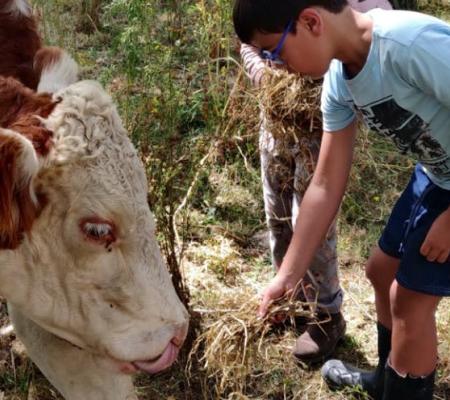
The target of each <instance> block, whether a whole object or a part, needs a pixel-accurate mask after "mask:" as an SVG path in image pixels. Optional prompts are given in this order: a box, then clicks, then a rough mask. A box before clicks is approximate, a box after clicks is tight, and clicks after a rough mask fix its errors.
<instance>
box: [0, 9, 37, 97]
mask: <svg viewBox="0 0 450 400" xmlns="http://www.w3.org/2000/svg"><path fill="white" fill-rule="evenodd" d="M40 48H41V39H40V37H39V34H38V30H37V26H36V22H35V21H34V19H33V18H30V17H26V16H24V15H19V14H17V15H16V14H11V13H5V12H0V54H1V59H0V75H2V76H10V77H14V78H16V79H18V80H19V81H21V82H22V83H23V84H24V85H26V86H28V87H29V88H32V89H36V88H37V85H38V83H39V77H40V76H39V75H38V73H37V72H36V71H35V70H34V68H33V63H34V56H35V54H36V52H37V51H38V50H39V49H40Z"/></svg>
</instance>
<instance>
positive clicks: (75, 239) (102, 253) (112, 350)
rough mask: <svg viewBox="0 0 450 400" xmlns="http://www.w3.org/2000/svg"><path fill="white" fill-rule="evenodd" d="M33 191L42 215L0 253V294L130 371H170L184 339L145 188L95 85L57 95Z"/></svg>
mask: <svg viewBox="0 0 450 400" xmlns="http://www.w3.org/2000/svg"><path fill="white" fill-rule="evenodd" d="M55 96H56V97H59V98H61V102H60V103H59V104H58V105H57V106H56V108H55V110H54V111H53V112H52V113H51V115H50V116H49V118H48V119H47V120H46V121H44V124H45V125H46V127H47V128H48V129H49V130H50V131H52V132H53V134H54V137H53V145H52V148H51V150H50V153H49V155H48V156H46V157H45V159H43V160H39V162H40V167H39V172H38V174H37V176H36V177H35V178H34V182H33V187H34V189H35V191H36V193H37V195H38V197H39V200H40V202H41V203H42V204H44V203H45V206H44V207H43V209H42V212H41V213H40V215H39V217H38V218H37V219H36V220H35V222H34V224H33V226H32V229H31V231H30V232H29V233H28V234H26V235H25V237H24V239H23V240H22V242H21V244H20V246H19V247H17V248H16V249H14V250H3V251H1V252H0V265H3V266H4V268H0V280H3V282H5V279H6V280H7V282H8V284H7V285H4V284H0V291H1V292H2V294H3V295H4V296H6V298H7V299H8V301H9V302H11V303H12V304H14V305H15V306H17V307H18V308H19V309H20V310H21V311H22V312H23V313H24V314H25V315H26V316H27V317H29V318H30V319H32V320H33V321H34V322H36V323H37V324H39V325H40V326H42V327H43V328H44V329H46V330H48V331H50V332H52V333H54V334H55V335H57V336H59V337H60V338H63V339H65V340H67V341H69V342H70V343H72V344H74V345H76V346H78V347H81V348H82V349H86V350H88V351H90V352H94V353H98V354H100V355H103V356H105V357H107V358H110V359H112V360H115V361H117V362H119V363H118V364H117V365H118V366H119V368H122V369H123V370H124V371H125V372H132V371H133V370H134V369H135V368H138V369H144V370H146V371H148V372H157V371H159V370H161V369H163V368H165V367H167V366H168V365H170V364H171V363H172V362H173V361H174V359H175V357H176V353H177V351H178V348H179V346H180V345H181V343H182V342H183V340H184V338H185V336H186V331H187V321H188V320H187V312H186V310H185V308H184V307H183V305H182V304H181V302H180V300H179V299H178V297H177V295H176V293H175V290H174V288H173V285H172V282H171V279H170V275H169V273H168V272H167V269H166V266H165V265H164V262H163V259H162V257H161V254H160V250H159V247H158V244H157V240H156V237H155V222H154V218H153V216H152V214H151V212H150V210H149V208H148V205H147V180H146V177H145V171H144V167H143V165H142V163H141V162H140V160H139V158H138V156H137V154H136V151H135V150H134V148H133V146H132V144H131V142H130V140H129V139H128V137H127V134H126V132H125V131H124V129H123V128H122V125H121V122H120V119H119V117H118V115H117V112H116V110H115V107H114V106H113V104H112V102H111V99H110V98H109V96H108V95H106V94H105V92H104V91H103V90H102V89H101V87H100V86H99V85H98V84H96V83H94V82H79V83H77V84H74V85H72V86H69V87H68V88H66V89H64V90H63V91H61V92H59V93H57V94H56V95H55Z"/></svg>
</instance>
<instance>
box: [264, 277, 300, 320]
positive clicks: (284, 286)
mask: <svg viewBox="0 0 450 400" xmlns="http://www.w3.org/2000/svg"><path fill="white" fill-rule="evenodd" d="M296 283H297V282H294V283H293V282H292V281H291V280H290V279H289V278H287V277H285V276H283V275H281V274H280V273H278V274H277V275H276V276H275V278H273V279H272V280H271V281H270V283H269V285H268V286H267V287H266V288H265V289H264V292H263V296H262V300H261V303H260V305H259V310H258V316H259V317H260V318H264V316H265V315H266V314H267V310H268V309H269V305H270V303H271V302H272V301H274V300H276V299H278V298H280V297H282V296H283V295H284V294H285V293H289V292H292V291H293V290H294V288H295V285H296ZM277 322H279V321H277Z"/></svg>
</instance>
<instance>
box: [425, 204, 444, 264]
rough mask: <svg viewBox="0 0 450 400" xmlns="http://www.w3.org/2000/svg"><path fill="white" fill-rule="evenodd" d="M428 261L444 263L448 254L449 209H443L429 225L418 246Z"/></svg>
mask: <svg viewBox="0 0 450 400" xmlns="http://www.w3.org/2000/svg"><path fill="white" fill-rule="evenodd" d="M420 253H421V254H422V255H423V256H424V257H426V258H427V260H428V261H436V262H438V263H444V262H446V261H447V260H448V258H449V254H450V209H447V210H446V211H444V212H443V213H442V214H441V215H439V217H437V218H436V220H435V221H434V222H433V225H431V228H430V230H429V231H428V234H427V236H426V238H425V240H424V242H423V244H422V247H421V248H420Z"/></svg>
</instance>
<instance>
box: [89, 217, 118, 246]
mask: <svg viewBox="0 0 450 400" xmlns="http://www.w3.org/2000/svg"><path fill="white" fill-rule="evenodd" d="M81 230H82V231H83V233H84V235H85V236H86V237H87V238H88V239H90V240H93V241H95V242H98V243H99V244H103V245H106V246H107V247H109V245H111V243H113V242H114V241H115V240H116V237H115V234H114V227H113V225H111V224H110V223H108V222H97V221H95V222H93V221H84V222H83V223H82V224H81Z"/></svg>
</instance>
